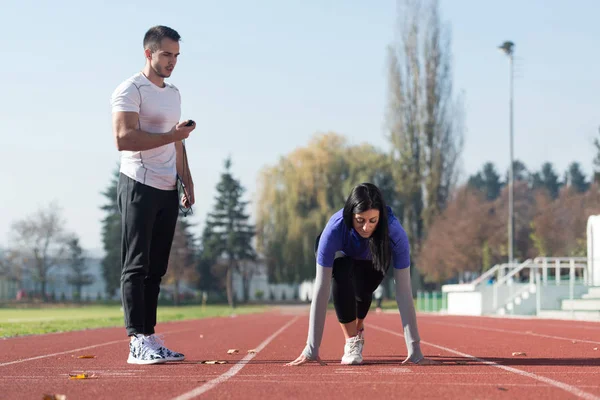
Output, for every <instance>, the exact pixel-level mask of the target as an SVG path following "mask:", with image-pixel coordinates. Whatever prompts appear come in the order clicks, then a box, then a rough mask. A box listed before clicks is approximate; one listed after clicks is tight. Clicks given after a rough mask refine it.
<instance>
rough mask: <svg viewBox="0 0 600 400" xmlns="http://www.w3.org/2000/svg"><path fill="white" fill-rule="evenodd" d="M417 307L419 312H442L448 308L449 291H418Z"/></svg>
mask: <svg viewBox="0 0 600 400" xmlns="http://www.w3.org/2000/svg"><path fill="white" fill-rule="evenodd" d="M415 308H416V310H417V311H419V312H440V311H446V310H447V309H448V293H443V292H424V291H421V290H419V291H417V300H416V303H415Z"/></svg>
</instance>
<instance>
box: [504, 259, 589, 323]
mask: <svg viewBox="0 0 600 400" xmlns="http://www.w3.org/2000/svg"><path fill="white" fill-rule="evenodd" d="M527 268H528V269H529V277H528V278H529V279H528V280H529V284H528V285H526V286H525V287H523V288H519V289H518V290H516V292H514V293H513V291H512V290H509V291H508V294H507V296H506V299H505V300H500V299H499V297H498V288H499V286H500V285H507V286H511V284H512V283H513V282H514V279H513V278H514V277H515V276H516V275H517V274H518V273H520V272H521V271H523V270H525V269H527ZM550 270H553V271H554V277H555V282H554V285H558V286H560V285H563V284H568V285H569V299H570V300H573V298H574V291H575V283H576V280H577V276H580V277H581V282H582V283H583V284H584V285H590V284H591V281H590V279H589V274H588V270H587V258H585V257H537V258H534V259H533V260H526V261H525V262H523V263H521V264H519V265H518V266H517V267H516V268H514V269H512V270H511V271H509V272H508V273H507V274H506V275H504V276H502V277H501V278H499V279H498V280H497V281H496V282H495V283H494V287H493V302H492V303H493V308H494V310H495V311H496V312H498V311H499V310H501V309H504V308H508V309H509V310H510V311H513V309H514V306H515V305H518V304H520V300H522V299H523V298H524V296H528V295H525V293H528V292H529V293H533V292H534V291H533V290H531V288H532V286H531V285H532V284H535V293H536V310H537V313H538V314H539V311H540V308H541V293H542V287H543V286H548V285H551V284H552V282H551V281H550V279H549V278H548V277H549V273H548V272H549V271H550ZM564 270H568V278H566V277H565V279H562V275H563V274H562V272H563V271H564ZM511 288H512V287H511ZM571 311H573V310H571Z"/></svg>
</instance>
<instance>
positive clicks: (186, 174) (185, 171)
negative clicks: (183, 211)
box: [175, 141, 195, 207]
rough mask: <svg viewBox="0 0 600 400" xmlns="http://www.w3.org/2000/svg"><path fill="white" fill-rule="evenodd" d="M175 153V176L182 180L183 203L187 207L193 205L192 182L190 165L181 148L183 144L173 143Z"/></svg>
mask: <svg viewBox="0 0 600 400" xmlns="http://www.w3.org/2000/svg"><path fill="white" fill-rule="evenodd" d="M175 153H176V155H177V160H176V164H177V174H178V175H179V177H180V178H181V179H182V180H183V185H184V186H185V187H184V191H185V198H186V199H187V201H184V206H185V207H189V206H192V205H194V203H195V198H194V181H193V180H192V172H191V171H190V164H189V162H188V159H187V155H186V153H185V149H184V147H183V143H182V142H180V141H178V142H175Z"/></svg>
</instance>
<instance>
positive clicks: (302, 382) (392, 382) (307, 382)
mask: <svg viewBox="0 0 600 400" xmlns="http://www.w3.org/2000/svg"><path fill="white" fill-rule="evenodd" d="M370 326H372V325H369V327H370ZM262 376H263V377H264V375H262ZM411 377H412V375H411ZM399 382H401V381H399V380H398V379H397V378H396V379H392V380H381V379H378V380H375V381H371V380H365V381H363V380H353V381H352V385H398V384H399ZM234 383H275V384H278V385H281V384H297V385H305V386H306V385H310V384H313V383H314V384H317V385H320V384H324V383H331V384H334V385H339V384H340V381H339V380H321V379H319V380H309V379H304V378H302V379H298V380H286V381H282V380H276V379H236V380H235V382H234ZM401 383H402V384H413V385H422V383H415V382H401ZM432 386H433V385H432ZM442 386H467V387H473V386H491V387H512V386H514V387H517V388H523V387H534V388H542V387H544V388H545V387H547V386H546V385H543V384H540V383H478V382H436V383H435V387H442ZM582 387H585V388H590V389H598V388H600V386H599V385H582Z"/></svg>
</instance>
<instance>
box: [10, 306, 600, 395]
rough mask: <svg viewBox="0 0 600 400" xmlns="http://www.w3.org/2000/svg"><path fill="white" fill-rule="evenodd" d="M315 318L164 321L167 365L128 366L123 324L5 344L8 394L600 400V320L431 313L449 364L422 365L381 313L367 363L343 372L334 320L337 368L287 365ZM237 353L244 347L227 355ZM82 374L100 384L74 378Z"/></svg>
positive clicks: (430, 336) (372, 318)
mask: <svg viewBox="0 0 600 400" xmlns="http://www.w3.org/2000/svg"><path fill="white" fill-rule="evenodd" d="M307 311H308V308H306V307H302V308H301V309H300V308H295V309H280V310H274V311H270V312H269V313H266V314H255V315H245V316H238V317H233V318H214V319H204V320H195V321H183V322H176V323H164V324H160V325H159V326H158V332H159V333H163V334H164V335H165V341H166V344H167V345H168V346H169V347H171V348H173V349H175V350H178V351H181V352H183V353H185V354H186V357H187V359H186V361H183V362H179V363H168V364H162V365H150V366H136V365H129V364H127V363H126V362H125V360H126V358H127V349H128V347H127V339H126V338H125V337H124V330H123V329H121V328H111V329H96V330H87V331H81V332H70V333H61V334H49V335H42V336H30V337H22V338H13V339H6V340H0V398H1V399H42V398H43V395H44V394H64V395H66V396H67V399H69V400H72V399H121V398H123V399H125V398H126V399H172V400H175V399H177V400H184V399H196V398H198V399H209V398H211V399H214V398H218V399H262V400H271V399H287V398H295V399H319V400H321V399H334V398H336V399H339V398H348V399H351V398H354V397H357V396H358V397H359V398H364V396H365V394H367V395H369V396H372V397H373V398H377V399H397V398H400V397H402V398H419V399H420V398H436V399H439V398H444V399H451V398H452V399H458V398H460V399H474V398H478V399H481V398H485V399H496V398H497V399H508V398H510V399H514V398H521V399H525V398H528V399H529V398H552V399H575V398H584V399H600V350H595V349H600V324H598V323H592V322H581V321H558V320H536V319H500V318H477V317H454V316H439V315H424V314H420V315H419V316H418V321H419V328H420V333H421V338H422V348H423V351H424V352H425V354H426V356H428V357H430V358H433V359H436V360H439V361H440V362H442V364H441V365H436V366H417V365H400V362H401V361H402V360H403V359H404V357H405V354H406V348H405V345H404V339H403V337H402V336H401V335H400V333H401V323H400V317H399V315H398V314H397V313H389V314H388V313H384V314H375V313H371V314H370V315H369V317H368V318H367V320H366V321H367V325H366V329H365V350H364V353H363V355H364V358H365V364H364V365H361V366H342V365H340V364H339V359H340V357H341V354H342V352H343V338H342V333H341V330H340V328H339V327H338V325H337V322H336V320H335V316H334V315H333V314H331V313H330V314H328V318H327V322H326V328H325V334H324V337H323V345H322V348H321V357H322V358H323V359H324V360H325V361H326V362H327V363H328V365H327V366H320V365H318V364H315V363H311V364H308V365H304V366H301V367H285V366H284V364H285V363H286V362H288V361H291V360H293V359H294V358H296V357H297V356H298V355H299V354H300V351H301V350H302V348H303V346H304V342H305V339H306V334H307V327H308V314H307ZM233 348H235V349H239V350H240V352H239V353H238V354H234V355H229V354H227V350H228V349H233ZM249 349H255V350H257V352H256V353H255V354H249V353H248V350H249ZM513 352H525V353H526V356H513V355H512V353H513ZM81 355H94V356H95V358H93V359H80V358H78V356H81ZM206 360H224V361H227V363H226V364H216V365H207V364H204V363H202V362H203V361H206ZM77 372H85V373H88V374H90V375H94V376H95V377H94V378H93V379H85V380H71V379H69V374H71V373H77Z"/></svg>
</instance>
